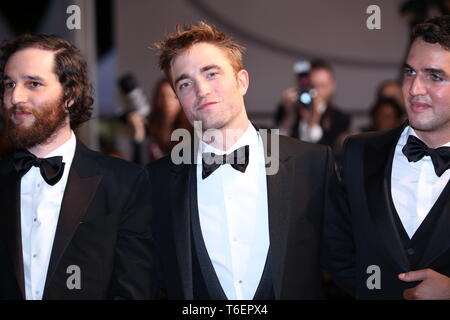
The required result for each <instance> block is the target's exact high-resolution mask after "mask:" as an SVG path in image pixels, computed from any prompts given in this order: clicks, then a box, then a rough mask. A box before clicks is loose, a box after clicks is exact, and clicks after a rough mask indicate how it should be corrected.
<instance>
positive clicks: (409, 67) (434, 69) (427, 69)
mask: <svg viewBox="0 0 450 320" xmlns="http://www.w3.org/2000/svg"><path fill="white" fill-rule="evenodd" d="M403 68H405V69H412V70H414V68H413V67H411V66H410V65H409V64H407V63H405V65H404V67H403ZM423 71H425V72H426V73H435V74H439V75H447V73H446V72H445V71H444V70H442V69H440V68H433V67H430V68H425V69H423Z"/></svg>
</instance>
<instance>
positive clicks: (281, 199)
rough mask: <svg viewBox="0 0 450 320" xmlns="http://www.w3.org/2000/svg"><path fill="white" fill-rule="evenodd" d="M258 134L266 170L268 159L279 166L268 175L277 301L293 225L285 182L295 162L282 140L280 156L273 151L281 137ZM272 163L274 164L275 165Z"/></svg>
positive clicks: (272, 262)
mask: <svg viewBox="0 0 450 320" xmlns="http://www.w3.org/2000/svg"><path fill="white" fill-rule="evenodd" d="M259 133H260V134H261V137H262V140H263V145H264V151H265V158H266V167H268V165H269V163H268V161H269V159H271V161H272V162H273V161H278V163H279V170H278V173H276V174H272V175H266V179H267V201H268V213H269V237H270V248H271V249H270V251H271V257H268V258H270V259H271V265H272V273H273V281H274V291H275V298H276V299H278V298H279V297H280V296H281V289H282V279H283V278H284V277H283V275H284V269H285V268H284V265H285V257H286V249H287V239H288V231H289V225H290V224H289V219H290V211H289V207H288V205H287V204H288V201H286V199H291V197H292V195H291V193H292V191H293V190H292V189H293V188H290V187H289V185H288V184H287V183H286V181H290V179H289V176H290V172H292V168H291V167H292V163H291V162H290V161H289V159H290V155H289V151H288V150H286V149H284V148H283V145H282V144H280V143H279V140H278V141H276V143H278V146H279V152H278V155H277V152H276V150H275V148H273V147H274V146H272V143H271V142H273V141H272V140H273V139H278V138H279V137H278V136H277V135H273V134H271V133H270V132H269V133H268V134H266V132H265V131H263V130H260V131H259ZM272 151H273V152H272ZM271 164H272V165H273V163H271Z"/></svg>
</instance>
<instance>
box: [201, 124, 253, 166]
mask: <svg viewBox="0 0 450 320" xmlns="http://www.w3.org/2000/svg"><path fill="white" fill-rule="evenodd" d="M245 145H249V146H250V149H252V148H254V147H255V146H256V147H257V146H258V132H257V131H256V129H255V127H254V126H253V125H252V124H251V122H250V121H249V122H248V127H247V129H246V130H245V132H244V133H243V134H242V136H241V137H240V138H239V139H238V140H237V141H236V142H235V143H234V144H233V145H232V146H231V147H230V148H228V150H226V151H223V150H220V149H217V148H214V147H213V146H211V145H209V144H207V143H205V142H203V141H201V140H200V148H199V153H198V157H197V159H199V160H200V162H198V163H201V154H202V153H203V152H213V153H215V154H230V153H231V152H233V151H234V150H236V149H238V148H240V147H242V146H245Z"/></svg>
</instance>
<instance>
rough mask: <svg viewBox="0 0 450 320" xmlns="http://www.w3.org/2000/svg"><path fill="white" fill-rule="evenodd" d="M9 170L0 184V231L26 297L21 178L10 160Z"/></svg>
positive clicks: (21, 289)
mask: <svg viewBox="0 0 450 320" xmlns="http://www.w3.org/2000/svg"><path fill="white" fill-rule="evenodd" d="M6 161H7V160H5V162H6ZM7 166H8V169H9V170H8V172H7V174H6V176H3V177H2V178H1V179H2V181H1V184H0V203H1V204H2V207H3V209H2V214H0V232H1V236H2V237H3V239H4V242H5V245H6V249H7V251H8V253H9V256H10V257H11V261H12V263H13V268H14V272H15V276H16V278H17V283H18V285H19V288H20V291H21V293H22V296H23V298H24V299H25V280H24V270H23V255H22V233H21V219H20V179H21V177H20V176H19V174H17V172H16V171H15V170H14V168H13V166H12V163H10V162H8V163H7Z"/></svg>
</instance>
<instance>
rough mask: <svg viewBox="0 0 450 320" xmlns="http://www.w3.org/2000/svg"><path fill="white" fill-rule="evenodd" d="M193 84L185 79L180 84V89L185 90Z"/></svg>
mask: <svg viewBox="0 0 450 320" xmlns="http://www.w3.org/2000/svg"><path fill="white" fill-rule="evenodd" d="M191 84H192V82H191V81H184V82H181V83H180V84H179V85H178V90H180V91H182V90H185V89H187V88H189V87H190V86H191Z"/></svg>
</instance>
